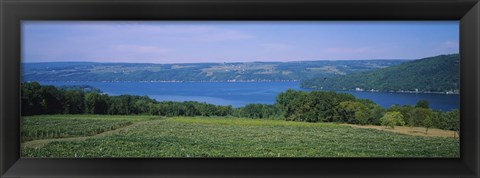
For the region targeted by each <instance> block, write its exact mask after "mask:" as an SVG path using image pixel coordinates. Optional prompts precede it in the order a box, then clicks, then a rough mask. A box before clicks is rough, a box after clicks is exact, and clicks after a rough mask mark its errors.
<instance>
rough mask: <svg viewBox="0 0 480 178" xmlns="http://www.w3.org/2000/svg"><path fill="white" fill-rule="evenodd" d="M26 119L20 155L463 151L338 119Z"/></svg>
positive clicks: (455, 144)
mask: <svg viewBox="0 0 480 178" xmlns="http://www.w3.org/2000/svg"><path fill="white" fill-rule="evenodd" d="M23 120H24V121H23V122H22V123H23V125H22V129H23V130H22V134H28V133H30V136H29V138H31V139H34V140H33V141H26V142H24V143H22V151H21V155H22V156H23V157H458V156H459V148H460V147H459V145H460V143H459V140H458V139H455V138H442V137H425V136H411V135H405V134H399V133H393V132H388V131H382V130H378V129H369V128H353V127H351V126H347V125H341V124H335V123H304V122H289V121H282V120H258V119H242V118H202V117H172V118H159V117H152V116H95V115H80V116H79V115H56V116H32V117H24V118H23ZM72 121H74V122H72ZM103 122H105V123H107V124H105V123H103ZM45 123H48V125H47V126H44V124H45ZM78 123H82V124H78ZM32 128H33V129H34V130H37V133H38V130H42V129H44V130H45V131H46V132H52V133H54V132H57V133H58V132H60V135H62V133H63V136H64V137H70V138H56V137H47V138H49V139H47V140H41V139H43V138H42V137H31V135H32V134H31V133H32V132H33V131H31V129H32ZM91 128H96V129H98V128H100V129H103V130H104V132H103V133H96V132H95V133H93V132H91V133H92V134H91V135H82V134H78V133H83V132H82V130H88V131H86V132H87V133H90V132H89V131H91V130H96V129H91ZM72 131H75V132H72ZM22 138H23V136H22ZM35 139H36V140H35ZM34 142H36V143H39V142H42V144H32V143H34Z"/></svg>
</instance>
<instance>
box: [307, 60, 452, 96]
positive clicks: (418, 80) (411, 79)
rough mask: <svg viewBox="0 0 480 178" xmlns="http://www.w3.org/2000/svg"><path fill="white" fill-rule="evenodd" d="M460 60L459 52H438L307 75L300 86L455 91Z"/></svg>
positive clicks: (337, 88)
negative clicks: (399, 61)
mask: <svg viewBox="0 0 480 178" xmlns="http://www.w3.org/2000/svg"><path fill="white" fill-rule="evenodd" d="M459 63H460V56H459V54H450V55H440V56H434V57H428V58H423V59H419V60H414V61H409V62H405V63H402V64H399V65H395V66H389V67H386V68H382V69H377V70H372V71H366V72H358V73H350V74H347V75H343V76H334V77H323V78H314V79H308V80H304V81H303V82H302V83H301V86H302V87H303V88H312V89H325V90H373V91H400V92H402V91H403V92H406V91H418V92H458V89H459V86H460V85H459V77H460V73H459V67H460V66H459Z"/></svg>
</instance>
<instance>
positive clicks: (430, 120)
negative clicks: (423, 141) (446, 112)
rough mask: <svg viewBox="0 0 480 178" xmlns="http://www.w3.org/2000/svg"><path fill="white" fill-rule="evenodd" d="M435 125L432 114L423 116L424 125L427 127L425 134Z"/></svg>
mask: <svg viewBox="0 0 480 178" xmlns="http://www.w3.org/2000/svg"><path fill="white" fill-rule="evenodd" d="M432 126H433V117H432V115H427V116H425V118H423V127H425V134H428V129H429V128H431V127H432Z"/></svg>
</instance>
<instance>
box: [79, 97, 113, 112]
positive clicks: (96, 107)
mask: <svg viewBox="0 0 480 178" xmlns="http://www.w3.org/2000/svg"><path fill="white" fill-rule="evenodd" d="M108 99H109V98H108V95H102V94H98V93H87V94H86V95H85V112H86V113H87V114H107V113H108Z"/></svg>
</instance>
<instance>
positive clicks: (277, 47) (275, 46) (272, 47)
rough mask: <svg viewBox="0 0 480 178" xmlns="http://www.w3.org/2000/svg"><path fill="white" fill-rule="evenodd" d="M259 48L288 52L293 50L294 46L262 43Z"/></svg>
mask: <svg viewBox="0 0 480 178" xmlns="http://www.w3.org/2000/svg"><path fill="white" fill-rule="evenodd" d="M260 46H261V47H263V48H265V49H268V50H289V49H293V48H294V46H292V45H289V44H284V43H263V44H260Z"/></svg>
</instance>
